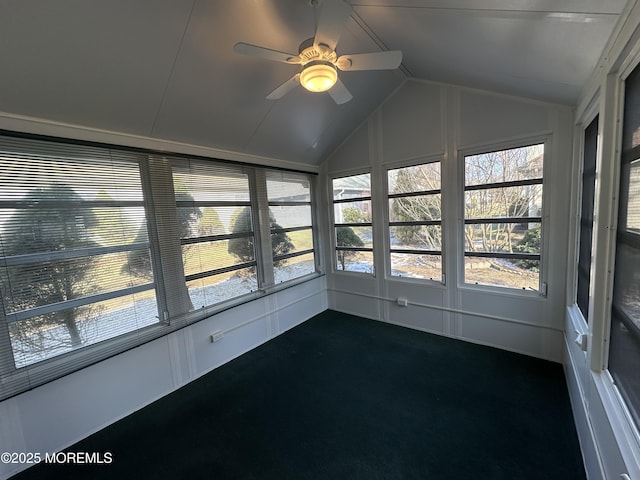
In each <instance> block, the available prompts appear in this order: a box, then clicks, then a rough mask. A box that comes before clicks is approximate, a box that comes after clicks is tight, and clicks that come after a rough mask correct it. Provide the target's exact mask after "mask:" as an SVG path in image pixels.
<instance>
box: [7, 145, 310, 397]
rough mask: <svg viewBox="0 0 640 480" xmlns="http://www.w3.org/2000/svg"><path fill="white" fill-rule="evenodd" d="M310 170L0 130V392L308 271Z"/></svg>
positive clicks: (172, 327) (79, 364) (116, 349)
mask: <svg viewBox="0 0 640 480" xmlns="http://www.w3.org/2000/svg"><path fill="white" fill-rule="evenodd" d="M310 184H311V179H310V176H309V175H307V174H304V173H296V172H288V171H274V170H267V169H264V168H259V167H249V166H242V165H233V164H229V163H222V162H214V161H211V160H207V159H191V158H186V157H177V156H175V157H167V156H161V155H155V154H152V153H151V152H149V153H144V152H139V151H136V152H131V151H127V150H116V149H110V148H102V147H98V146H86V145H82V144H80V143H77V144H66V143H63V142H62V141H44V140H35V139H24V138H17V137H0V400H2V399H5V398H8V397H10V396H13V395H16V394H18V393H20V392H23V391H25V390H28V389H30V388H33V387H35V386H38V385H41V384H43V383H46V382H47V381H50V380H53V379H56V378H59V377H60V376H62V375H66V374H68V373H71V372H73V371H75V370H78V369H80V368H82V367H85V366H87V365H90V364H92V363H95V362H97V361H100V360H103V359H105V358H108V357H110V356H112V355H115V354H117V353H120V352H122V351H124V350H126V349H129V348H133V347H135V346H137V345H140V344H142V343H144V342H147V341H150V340H153V339H155V338H158V337H160V336H162V335H166V334H168V333H170V332H172V331H175V330H176V329H178V328H181V327H183V326H185V325H187V324H189V323H192V322H195V321H198V320H200V319H202V318H206V317H207V316H209V315H211V314H213V313H216V312H217V311H219V310H222V309H224V308H227V307H229V306H232V305H235V304H237V303H241V302H243V301H246V300H250V299H253V298H257V297H258V296H260V295H264V294H265V293H269V292H270V291H272V290H271V288H272V287H273V286H274V284H275V283H276V282H277V283H284V282H289V281H291V280H294V279H299V278H300V277H303V276H307V275H310V274H313V273H315V271H316V266H315V256H314V249H313V244H314V231H313V222H312V218H313V212H312V204H311V190H310Z"/></svg>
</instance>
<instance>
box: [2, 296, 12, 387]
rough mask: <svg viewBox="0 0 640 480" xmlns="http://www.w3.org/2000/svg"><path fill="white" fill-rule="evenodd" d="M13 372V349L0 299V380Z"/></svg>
mask: <svg viewBox="0 0 640 480" xmlns="http://www.w3.org/2000/svg"><path fill="white" fill-rule="evenodd" d="M13 371H15V361H14V358H13V349H12V348H11V338H10V336H9V324H8V323H7V317H6V314H5V310H4V304H3V302H2V298H1V297H0V378H3V377H4V376H5V375H7V374H9V373H11V372H13Z"/></svg>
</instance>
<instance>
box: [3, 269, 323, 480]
mask: <svg viewBox="0 0 640 480" xmlns="http://www.w3.org/2000/svg"><path fill="white" fill-rule="evenodd" d="M326 309H327V301H326V292H325V277H317V278H315V279H313V280H311V281H308V282H305V283H302V284H299V285H296V286H294V287H291V288H288V289H285V290H281V291H279V292H277V293H274V294H272V295H269V296H266V297H263V298H260V299H258V300H254V301H252V302H249V303H245V304H243V305H241V306H238V307H235V308H233V309H230V310H227V311H224V312H222V313H220V314H218V315H215V316H213V317H211V318H208V319H205V320H202V321H200V322H198V323H195V324H193V325H191V326H189V327H187V328H184V329H182V330H179V331H176V332H174V333H172V334H170V335H167V336H165V337H161V338H159V339H157V340H154V341H152V342H149V343H147V344H145V345H142V346H140V347H137V348H134V349H132V350H129V351H127V352H125V353H122V354H120V355H117V356H115V357H112V358H109V359H107V360H104V361H102V362H100V363H97V364H95V365H92V366H90V367H87V368H84V369H82V370H80V371H77V372H75V373H73V374H71V375H67V376H66V377H63V378H61V379H59V380H56V381H54V382H50V383H47V384H45V385H42V386H41V387H38V388H35V389H33V390H31V391H28V392H25V393H23V394H20V395H17V396H15V397H12V398H10V399H8V400H5V401H3V402H0V452H34V453H35V452H39V453H40V454H41V455H42V457H44V455H45V452H58V451H60V450H62V449H63V448H66V447H68V446H70V445H72V444H73V443H75V442H77V441H78V440H81V439H82V438H84V437H86V436H88V435H90V434H92V433H94V432H96V431H98V430H100V429H101V428H103V427H105V426H107V425H109V424H111V423H113V422H114V421H116V420H118V419H120V418H122V417H125V416H126V415H129V414H130V413H133V412H135V411H136V410H139V409H140V408H142V407H144V406H145V405H147V404H149V403H151V402H153V401H154V400H157V399H159V398H161V397H163V396H165V395H167V394H168V393H171V392H172V391H174V390H176V389H178V388H180V387H181V386H183V385H185V384H187V383H188V382H190V381H192V380H195V379H196V378H198V377H200V376H201V375H204V374H205V373H207V372H209V371H211V370H213V369H214V368H216V367H218V366H220V365H222V364H224V363H226V362H228V361H229V360H231V359H233V358H235V357H237V356H239V355H241V354H243V353H245V352H247V351H249V350H251V349H253V348H255V347H257V346H258V345H261V344H262V343H264V342H266V341H268V340H270V339H272V338H274V337H275V336H277V335H279V334H281V333H283V332H284V331H286V330H288V329H290V328H292V327H294V326H296V325H297V324H299V323H302V322H303V321H305V320H307V319H309V318H311V317H312V316H313V315H316V314H317V313H320V312H322V311H324V310H326ZM215 330H222V331H223V332H224V337H223V338H222V340H220V341H218V342H216V343H211V341H210V339H209V335H210V334H211V333H212V332H213V331H215ZM26 466H27V465H18V464H5V463H1V462H0V478H7V477H9V476H10V475H12V474H15V473H16V472H18V471H20V470H22V469H24V468H25V467H26Z"/></svg>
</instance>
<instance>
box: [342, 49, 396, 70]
mask: <svg viewBox="0 0 640 480" xmlns="http://www.w3.org/2000/svg"><path fill="white" fill-rule="evenodd" d="M401 62H402V52H401V51H400V50H389V51H387V52H373V53H356V54H354V55H342V56H341V57H340V58H338V60H337V61H336V65H337V67H338V68H339V69H340V70H394V69H396V68H398V67H399V66H400V63H401Z"/></svg>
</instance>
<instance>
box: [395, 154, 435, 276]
mask: <svg viewBox="0 0 640 480" xmlns="http://www.w3.org/2000/svg"><path fill="white" fill-rule="evenodd" d="M387 185H388V207H389V239H390V251H389V256H390V266H391V275H393V276H398V277H412V278H425V279H430V280H437V281H442V195H441V173H440V162H432V163H424V164H421V165H414V166H410V167H403V168H397V169H392V170H389V171H388V172H387Z"/></svg>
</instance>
